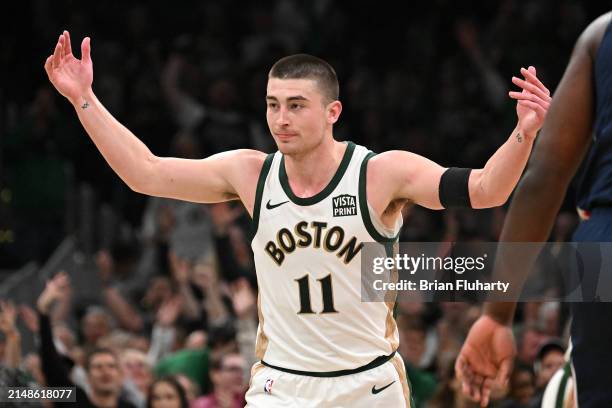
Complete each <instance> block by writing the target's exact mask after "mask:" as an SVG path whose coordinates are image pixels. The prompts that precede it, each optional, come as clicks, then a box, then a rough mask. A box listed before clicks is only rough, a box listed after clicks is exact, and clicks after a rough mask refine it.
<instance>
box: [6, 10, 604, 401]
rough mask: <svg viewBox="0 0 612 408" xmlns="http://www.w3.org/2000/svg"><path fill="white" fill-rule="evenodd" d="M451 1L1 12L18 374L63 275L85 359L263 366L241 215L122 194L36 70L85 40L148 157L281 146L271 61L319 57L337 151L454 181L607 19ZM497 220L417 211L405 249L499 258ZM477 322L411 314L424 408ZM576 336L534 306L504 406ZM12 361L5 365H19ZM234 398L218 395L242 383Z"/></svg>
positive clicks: (452, 309) (407, 345)
mask: <svg viewBox="0 0 612 408" xmlns="http://www.w3.org/2000/svg"><path fill="white" fill-rule="evenodd" d="M455 3H456V2H452V1H442V0H438V1H430V2H423V3H421V2H419V3H418V4H412V3H411V4H403V2H388V3H387V2H375V1H357V2H345V1H338V2H336V1H326V0H315V1H296V0H294V1H283V0H278V1H258V2H240V1H206V2H199V1H175V2H160V1H154V2H143V3H135V2H114V1H113V2H110V1H109V2H83V1H78V2H77V1H53V2H50V1H42V0H40V1H24V2H20V3H19V4H11V5H10V6H9V5H7V6H6V9H5V10H3V12H2V15H1V16H0V21H2V28H1V30H2V33H3V35H2V39H1V40H0V60H1V65H2V67H3V69H2V71H3V72H4V74H3V75H2V81H1V85H0V86H1V88H0V108H1V109H0V298H1V299H9V300H11V301H12V302H14V303H15V304H16V305H17V306H22V307H18V310H17V312H18V315H19V317H18V319H17V323H16V324H17V327H18V330H19V332H20V333H21V344H22V351H21V360H20V363H19V364H20V366H21V367H22V368H23V369H24V370H26V371H28V370H29V371H30V372H31V374H32V375H33V377H34V379H37V380H40V381H42V379H41V378H40V372H37V370H38V371H40V358H37V352H38V349H37V346H36V345H37V341H36V333H33V332H32V330H31V329H35V328H36V325H35V324H34V323H35V320H36V319H35V314H34V313H33V310H32V309H35V304H36V299H37V298H38V296H39V295H40V293H41V291H42V290H43V288H44V284H45V281H46V280H47V279H49V278H50V277H52V276H53V275H55V274H56V273H57V272H58V271H60V270H64V271H66V272H67V274H68V275H69V276H70V281H71V290H70V291H69V292H68V295H69V296H66V297H65V298H64V299H62V300H61V301H60V302H59V303H60V304H59V305H57V307H56V308H54V310H53V313H52V321H54V322H55V327H60V328H61V330H59V329H58V330H57V331H56V336H58V337H61V340H59V342H63V346H64V348H65V349H66V350H67V353H68V354H70V355H71V357H72V358H73V359H76V361H77V362H78V361H80V360H79V356H81V355H82V352H81V351H82V350H84V349H86V348H87V347H89V346H91V345H92V344H94V343H96V342H98V341H100V339H102V340H101V341H102V344H104V345H110V346H112V347H115V348H117V349H118V350H119V351H121V352H122V355H127V356H128V357H126V359H128V360H129V358H132V357H130V354H129V353H125V350H126V349H128V348H136V349H140V350H142V351H143V352H144V353H148V358H150V359H153V361H150V360H147V361H148V363H147V364H148V365H147V367H149V365H150V368H151V370H152V374H150V376H149V377H151V376H154V375H163V374H167V373H170V372H172V370H174V368H175V366H176V364H173V362H171V363H168V362H167V360H168V359H171V358H172V355H171V353H177V352H178V353H179V354H180V353H189V352H193V351H194V350H195V351H198V352H202V354H203V355H205V356H206V357H205V358H207V359H208V358H209V357H210V359H211V361H213V360H215V359H219V358H220V356H223V355H224V354H226V353H229V351H227V350H232V349H234V348H236V349H237V350H239V352H240V353H241V355H242V357H243V359H244V367H245V368H246V367H248V366H249V365H250V364H251V363H252V360H253V355H252V353H253V350H252V347H253V346H252V344H251V343H252V342H253V341H254V328H255V323H256V314H255V312H254V299H255V294H256V284H255V277H254V269H253V266H252V260H251V254H250V252H249V251H250V246H249V242H248V238H247V237H248V227H249V217H248V214H246V212H245V211H244V210H243V209H242V207H241V206H239V205H236V204H234V203H230V204H219V205H195V204H186V203H179V202H175V201H172V200H164V199H155V198H149V197H146V196H143V195H140V194H137V193H134V192H132V191H131V190H130V189H129V188H128V187H127V186H125V185H124V184H123V182H122V181H121V180H120V179H119V178H118V177H117V176H116V175H115V174H114V173H113V172H112V170H111V169H110V167H109V166H108V165H107V164H106V163H105V162H104V160H103V159H102V157H101V156H100V154H99V153H98V151H97V150H96V149H95V147H94V145H93V143H91V141H90V140H89V138H88V137H87V135H86V134H85V133H84V131H83V129H82V127H81V126H80V124H79V122H78V119H77V117H76V115H75V113H74V111H73V109H72V107H71V106H70V104H69V103H68V102H67V101H66V100H65V99H64V98H63V97H61V95H59V94H58V93H57V92H56V91H55V90H54V89H53V88H52V86H51V85H50V84H49V82H48V80H47V77H46V74H45V72H44V69H43V63H44V61H45V59H46V57H47V56H48V55H50V54H51V53H52V50H53V47H54V45H55V42H56V40H57V36H58V35H59V34H60V33H61V32H62V30H64V29H67V30H69V31H70V33H71V36H72V43H73V51H74V52H75V54H76V55H77V56H79V55H80V50H79V49H78V44H80V41H81V39H82V38H83V37H84V36H90V37H91V38H92V41H91V43H92V50H93V51H92V59H93V63H94V85H93V86H94V91H95V92H96V94H97V95H98V98H99V99H100V100H101V101H102V103H103V104H104V105H105V106H106V107H107V108H108V109H109V111H110V112H111V113H112V114H113V115H115V117H116V118H118V119H119V120H120V121H121V122H122V123H123V124H125V125H126V126H127V127H128V128H129V129H131V130H132V131H133V132H134V133H135V134H136V135H137V136H138V137H139V138H140V139H141V140H142V141H143V142H145V144H147V146H149V148H150V149H151V150H152V151H153V152H154V153H155V154H156V155H160V156H166V155H172V156H180V157H190V158H200V157H205V156H208V155H210V154H213V153H217V152H220V151H224V150H228V149H233V148H256V149H260V150H263V151H266V152H270V151H273V149H274V147H273V141H272V138H271V137H270V136H269V133H268V130H267V126H266V123H265V103H264V95H265V85H266V78H267V72H268V70H269V68H270V66H271V65H272V63H273V62H274V61H276V60H277V59H278V58H279V57H282V56H285V55H288V54H293V53H298V52H306V53H310V54H314V55H317V56H319V57H321V58H323V59H325V60H327V61H329V62H330V63H331V64H332V65H333V66H334V67H335V69H336V71H337V73H338V76H339V80H340V99H341V101H342V103H343V106H344V110H343V113H342V116H341V119H340V122H339V125H337V128H336V130H335V137H336V139H339V140H352V141H354V142H356V143H360V144H363V145H365V146H368V147H369V148H371V149H372V150H375V151H383V150H387V149H405V150H410V151H413V152H416V153H419V154H422V155H424V156H427V157H429V158H431V159H433V160H435V161H437V162H439V163H440V164H442V165H445V166H449V165H455V166H465V167H481V166H483V165H484V163H485V162H486V160H487V158H488V157H489V156H490V155H491V154H492V152H493V151H494V150H495V149H496V148H497V147H498V146H499V145H500V144H502V143H503V141H504V140H505V138H506V137H507V136H508V135H509V133H510V131H511V130H512V129H513V126H514V123H515V120H516V114H515V110H514V103H513V102H512V101H511V100H510V99H509V98H508V96H507V91H508V90H509V89H511V88H512V84H511V82H510V78H511V76H512V75H516V74H517V73H518V71H519V69H520V67H522V66H528V65H534V66H535V67H536V68H537V70H538V76H539V77H540V78H541V79H542V80H543V82H544V83H545V84H546V85H547V86H548V87H549V88H550V89H551V90H554V89H555V87H556V85H557V83H558V81H559V79H560V77H561V75H562V73H563V71H564V68H565V66H566V63H567V61H568V58H569V55H570V53H571V50H572V47H573V45H574V43H575V40H576V39H577V37H578V35H579V33H580V32H581V31H582V30H583V29H584V28H585V27H586V25H587V24H588V22H589V21H591V20H592V19H593V18H595V17H596V16H597V15H599V14H601V13H603V12H605V11H607V10H606V9H604V8H603V7H601V6H598V5H596V4H595V3H598V2H586V1H584V2H580V1H571V0H566V1H554V0H550V1H535V0H534V1H518V0H505V1H498V2H484V1H483V2H478V1H464V2H461V4H455ZM573 206H574V200H573V191H572V189H570V191H569V193H568V196H567V198H566V201H565V204H564V206H563V211H562V213H561V214H560V215H559V217H558V219H557V225H556V228H555V231H554V232H553V235H552V236H551V240H553V241H554V240H556V241H564V240H569V238H570V236H571V231H572V229H573V227H574V225H575V223H576V222H577V218H576V216H575V212H574V210H573ZM504 215H505V208H497V209H492V210H479V211H455V212H450V211H447V212H433V211H428V210H424V209H422V208H412V209H410V210H409V211H407V212H406V214H405V221H404V225H405V227H404V228H403V231H402V234H401V240H402V241H440V240H483V241H494V240H496V238H497V237H498V235H499V232H500V227H501V225H502V223H503V219H504ZM175 296H180V297H183V298H186V299H189V300H188V301H183V303H182V304H181V305H180V306H178V308H179V310H178V311H177V312H176V314H178V316H177V317H176V319H170V320H171V321H170V322H169V323H168V322H167V321H165V323H166V326H167V327H166V328H168V327H169V328H170V329H172V330H171V331H172V332H173V333H174V334H175V335H174V340H173V341H172V344H170V345H167V347H166V349H164V350H163V353H158V355H155V356H153V357H152V354H154V353H152V352H151V347H150V344H157V343H156V341H158V340H156V339H153V338H152V331H153V329H154V327H156V326H158V325H160V315H162V314H163V313H158V312H159V309H160V308H162V309H164V306H165V310H166V312H167V313H166V315H168V314H169V315H172V302H171V301H170V299H173V298H174V297H175ZM190 302H192V303H190ZM168 305H170V306H168ZM194 305H195V306H194ZM6 313H9V314H10V312H9V311H7V309H6V308H5V309H3V311H2V312H1V313H0V314H1V315H5V314H6ZM477 315H478V308H477V307H475V306H471V305H467V304H462V303H442V304H414V303H413V304H403V305H400V306H399V317H398V322H399V324H400V328H401V336H402V341H403V346H402V348H401V350H400V352H402V355H403V357H404V359H405V361H406V364H407V367H408V369H409V375H410V377H411V378H413V385H414V386H415V389H414V392H415V396H416V397H417V403H418V405H419V406H426V405H425V404H426V402H427V401H429V402H428V403H429V404H430V406H440V407H443V406H453V404H458V402H457V401H458V400H459V398H460V397H459V396H458V393H457V389H456V387H454V385H453V382H452V361H453V359H454V357H455V356H456V354H457V352H458V349H459V347H460V345H461V343H462V340H463V337H464V336H465V334H466V330H467V329H468V328H469V325H470V323H471V322H472V321H473V319H474V318H475V317H476V316H477ZM9 320H10V319H9ZM162 320H163V318H162ZM566 326H567V310H566V308H565V307H564V305H560V304H557V303H552V304H540V303H537V304H535V303H534V304H532V303H525V304H521V306H520V309H519V318H518V319H517V326H516V328H517V336H518V337H517V339H518V342H519V343H518V346H519V355H518V359H519V363H518V364H517V367H518V368H517V370H516V371H517V372H516V373H515V375H514V376H513V379H514V378H523V377H524V376H528V377H529V380H528V381H527V383H528V385H525V381H523V382H522V383H521V382H520V381H518V380H517V381H516V383H517V384H522V385H521V386H522V387H527V389H528V390H527V391H525V388H523V389H519V388H518V387H519V386H518V385H517V386H516V387H514V386H513V383H512V382H511V385H510V390H509V393H508V395H507V396H506V399H507V400H508V401H511V400H512V398H514V399H515V400H517V399H520V398H523V400H522V401H521V403H525V402H527V401H528V400H530V399H533V398H535V397H533V394H537V392H538V387H540V386H541V384H538V386H537V387H536V382H537V375H534V373H533V370H532V367H533V363H534V362H535V360H536V358H537V354H538V350H540V348H541V347H540V346H541V344H542V342H545V341H546V340H547V339H551V338H563V336H564V334H565V333H564V332H565V330H566ZM58 333H61V336H60V334H58ZM3 341H4V340H3ZM2 344H4V343H2ZM249 344H251V345H250V346H249ZM3 348H4V347H0V350H3ZM202 350H204V351H202ZM162 354H165V355H166V357H164V356H162ZM168 355H170V357H168ZM3 358H4V360H5V363H6V364H9V360H10V356H8V355H7V353H4V356H3ZM164 358H166V360H163V359H164ZM160 360H161V362H160ZM126 361H127V360H126ZM207 365H208V364H204V366H207ZM192 368H193V367H191V368H190V370H191V369H192ZM202 370H203V371H201V372H200V373H199V374H194V371H193V370H191V371H189V370H187V374H188V375H192V377H193V380H194V382H196V383H198V385H199V386H200V387H201V390H200V391H201V392H210V390H211V389H212V387H211V384H210V380H209V378H208V367H205V368H202ZM521 370H523V371H521ZM179 371H180V370H179ZM246 372H248V370H246V371H245V373H246ZM525 372H527V373H529V374H528V375H527V374H525ZM141 374H142V373H141ZM200 374H201V375H200ZM134 375H136V374H134ZM138 375H140V374H138ZM148 375H149V374H146V373H145V374H143V375H141V376H140V377H138V378H141V377H143V378H149V377H147V376H148ZM521 375H522V376H523V377H521ZM245 378H248V377H246V374H245ZM135 381H136V380H135ZM138 381H140V380H138ZM143 381H145V380H143ZM147 381H150V380H147ZM220 381H221V380H220ZM223 381H225V383H224V382H223ZM223 381H221V383H219V384H215V389H217V390H221V389H223V387H231V384H230V383H231V381H230V380H227V379H225V380H223ZM228 381H229V383H228ZM242 385H246V382H243V383H242ZM521 391H523V393H521ZM525 395H528V397H525ZM144 397H145V398H146V395H145V396H144ZM451 401H455V402H451ZM503 403H506V402H503ZM449 404H451V405H449ZM504 406H505V405H504Z"/></svg>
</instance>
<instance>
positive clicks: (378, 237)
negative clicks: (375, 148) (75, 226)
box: [359, 152, 399, 247]
mask: <svg viewBox="0 0 612 408" xmlns="http://www.w3.org/2000/svg"><path fill="white" fill-rule="evenodd" d="M374 156H376V153H374V152H369V153H368V154H367V155H366V157H365V158H364V159H363V161H362V162H361V169H360V170H359V210H360V211H361V218H362V220H363V224H364V225H365V227H366V230H368V233H369V234H370V236H371V237H372V238H374V240H375V241H376V242H379V243H382V244H387V245H388V244H393V243H394V242H397V240H398V238H399V232H398V234H397V235H396V236H394V237H385V236H384V235H382V234H381V233H380V232H378V230H377V229H376V227H374V224H373V223H372V219H371V218H370V211H369V210H368V192H367V180H366V179H367V171H368V161H369V160H370V159H371V158H372V157H374ZM387 245H385V247H386V246H387Z"/></svg>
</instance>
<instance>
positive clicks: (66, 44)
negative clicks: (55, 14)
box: [62, 30, 72, 56]
mask: <svg viewBox="0 0 612 408" xmlns="http://www.w3.org/2000/svg"><path fill="white" fill-rule="evenodd" d="M62 36H63V37H64V55H66V56H68V55H72V45H71V44H70V34H69V33H68V31H66V30H64V32H63V34H62Z"/></svg>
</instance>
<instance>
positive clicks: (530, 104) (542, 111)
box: [518, 100, 546, 119]
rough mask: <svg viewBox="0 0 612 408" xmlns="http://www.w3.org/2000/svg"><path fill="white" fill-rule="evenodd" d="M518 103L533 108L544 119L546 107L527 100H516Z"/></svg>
mask: <svg viewBox="0 0 612 408" xmlns="http://www.w3.org/2000/svg"><path fill="white" fill-rule="evenodd" d="M518 104H519V105H521V106H525V107H527V108H529V109H531V110H533V111H534V112H535V113H536V115H537V116H538V118H540V119H544V117H545V116H546V109H544V108H543V107H542V106H540V105H539V104H537V103H534V102H532V101H528V100H520V101H518Z"/></svg>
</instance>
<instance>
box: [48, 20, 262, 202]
mask: <svg viewBox="0 0 612 408" xmlns="http://www.w3.org/2000/svg"><path fill="white" fill-rule="evenodd" d="M90 51H91V47H90V42H89V38H85V39H84V40H83V43H82V44H81V55H82V58H81V60H78V59H76V58H75V57H74V56H73V55H72V50H71V45H70V36H69V34H68V32H66V31H64V33H63V34H62V35H60V37H59V39H58V42H57V45H56V47H55V51H54V53H53V55H51V56H50V57H49V58H47V61H46V62H45V70H46V71H47V74H48V76H49V80H50V81H51V83H52V84H53V85H54V86H55V88H56V89H57V90H58V91H59V92H60V93H61V94H62V95H64V96H65V97H66V98H67V99H68V100H69V101H70V102H71V103H72V104H73V106H74V108H75V110H76V112H77V114H78V117H79V120H80V121H81V123H82V124H83V127H84V128H85V130H86V131H87V133H88V134H89V136H90V137H91V139H92V141H93V142H94V143H95V145H96V147H97V148H98V149H99V150H100V152H101V153H102V155H103V156H104V158H105V159H106V161H107V162H108V164H109V165H110V166H111V167H112V169H113V170H114V171H115V172H116V173H117V174H118V175H119V177H121V179H122V180H123V181H125V183H126V184H127V185H128V186H129V187H130V188H131V189H133V190H134V191H137V192H140V193H143V194H147V195H153V196H160V197H168V198H175V199H180V200H185V201H194V202H203V203H210V202H219V201H227V200H232V199H237V198H240V199H242V200H243V202H244V204H245V206H246V207H247V209H248V210H249V211H251V210H252V207H253V203H252V201H253V199H254V198H253V197H251V196H252V195H253V196H254V186H255V185H256V177H257V175H258V174H259V170H260V169H261V166H262V165H263V161H264V158H265V155H264V154H263V153H260V152H257V151H253V150H236V151H230V152H226V153H221V154H218V155H214V156H211V157H209V158H206V159H202V160H187V159H178V158H161V157H157V156H155V155H154V154H153V153H151V151H150V150H149V149H148V148H147V146H145V145H144V143H142V142H141V141H140V140H139V139H138V138H137V137H136V136H135V135H134V134H132V132H130V130H129V129H127V128H126V127H125V126H123V125H122V124H121V123H119V122H118V121H117V120H116V119H115V118H114V117H113V116H112V115H111V114H110V113H109V112H108V111H107V110H106V108H105V107H104V106H103V105H102V103H100V101H99V100H98V99H97V98H96V96H95V94H94V93H93V90H92V88H91V85H92V82H93V66H92V61H91V55H90ZM253 175H254V176H253ZM253 177H255V178H254V179H253Z"/></svg>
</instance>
